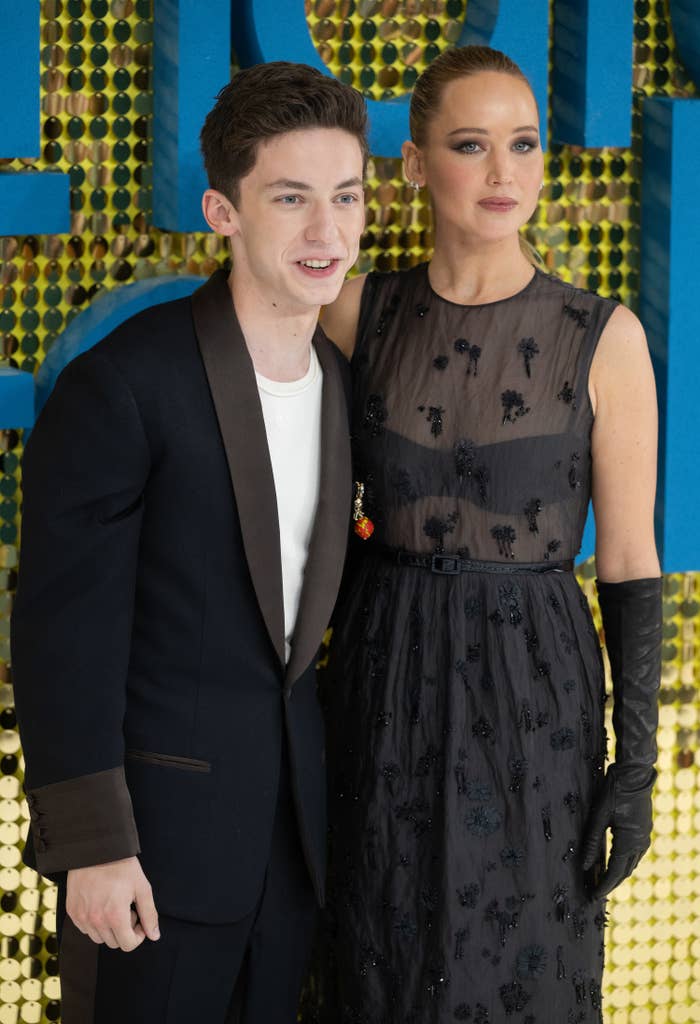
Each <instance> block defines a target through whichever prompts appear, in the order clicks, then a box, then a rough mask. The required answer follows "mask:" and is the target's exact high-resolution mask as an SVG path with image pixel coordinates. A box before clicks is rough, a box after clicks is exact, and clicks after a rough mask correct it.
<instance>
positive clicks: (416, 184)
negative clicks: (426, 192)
mask: <svg viewBox="0 0 700 1024" xmlns="http://www.w3.org/2000/svg"><path fill="white" fill-rule="evenodd" d="M408 184H409V187H410V188H412V189H413V191H414V192H419V191H420V189H421V186H420V184H419V182H417V181H412V180H410V179H409V182H408Z"/></svg>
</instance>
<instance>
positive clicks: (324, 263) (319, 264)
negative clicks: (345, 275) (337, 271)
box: [299, 260, 337, 270]
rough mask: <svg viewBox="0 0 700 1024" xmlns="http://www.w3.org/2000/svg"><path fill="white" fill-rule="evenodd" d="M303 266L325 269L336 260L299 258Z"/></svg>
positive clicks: (312, 268)
mask: <svg viewBox="0 0 700 1024" xmlns="http://www.w3.org/2000/svg"><path fill="white" fill-rule="evenodd" d="M299 262H300V263H301V265H302V266H303V267H309V268H310V269H311V270H325V269H326V268H327V267H330V265H331V263H335V262H337V261H336V260H299Z"/></svg>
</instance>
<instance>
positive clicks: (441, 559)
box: [374, 546, 574, 576]
mask: <svg viewBox="0 0 700 1024" xmlns="http://www.w3.org/2000/svg"><path fill="white" fill-rule="evenodd" d="M374 551H375V552H377V553H381V555H382V556H383V557H384V558H387V559H388V560H389V561H390V562H394V563H395V564H396V565H404V566H407V567H408V568H410V569H429V570H430V571H431V572H434V573H437V575H438V576H459V574H460V573H462V572H503V573H508V574H510V573H521V572H571V571H572V569H573V567H574V563H573V562H572V561H571V559H569V560H567V561H563V562H512V563H508V562H482V561H479V559H476V558H460V557H459V556H458V555H419V554H415V553H414V552H412V551H403V550H402V549H401V548H389V547H379V546H378V547H376V548H374Z"/></svg>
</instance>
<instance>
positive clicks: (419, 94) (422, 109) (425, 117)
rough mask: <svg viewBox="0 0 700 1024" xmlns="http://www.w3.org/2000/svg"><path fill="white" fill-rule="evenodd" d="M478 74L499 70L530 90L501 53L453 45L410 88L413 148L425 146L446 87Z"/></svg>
mask: <svg viewBox="0 0 700 1024" xmlns="http://www.w3.org/2000/svg"><path fill="white" fill-rule="evenodd" d="M481 71H498V72H499V73H501V74H504V75H512V76H513V78H519V79H520V81H521V82H524V83H525V85H526V86H527V87H528V89H530V91H532V86H531V85H530V83H529V82H528V80H527V77H526V76H525V75H524V74H523V72H522V71H521V70H520V68H519V67H518V65H517V64H516V63H515V61H514V60H511V59H510V57H508V56H506V54H505V53H501V51H500V50H492V49H491V47H490V46H455V47H453V48H452V49H450V50H444V51H443V53H441V54H440V56H439V57H436V58H435V60H434V61H433V62H432V63H431V64H429V65H428V67H427V68H426V69H425V71H424V72H423V74H422V75H421V76H420V78H419V79H418V81H417V82H416V84H415V86H414V87H413V95H412V97H411V109H410V114H409V125H410V130H411V138H412V140H413V142H414V143H415V144H416V146H424V145H425V142H426V138H427V134H428V125H429V123H430V121H431V119H432V118H433V117H434V116H435V114H436V113H437V111H438V108H439V106H440V102H441V100H442V94H443V92H444V91H445V87H446V86H447V85H449V84H450V82H454V81H456V80H457V79H458V78H469V77H470V76H471V75H478V74H479V73H480V72H481Z"/></svg>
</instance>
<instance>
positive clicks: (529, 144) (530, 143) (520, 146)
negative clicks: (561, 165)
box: [513, 139, 537, 153]
mask: <svg viewBox="0 0 700 1024" xmlns="http://www.w3.org/2000/svg"><path fill="white" fill-rule="evenodd" d="M513 149H514V150H515V151H516V153H529V152H530V150H532V149H537V142H536V140H535V139H518V141H517V142H515V143H514V144H513Z"/></svg>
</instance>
